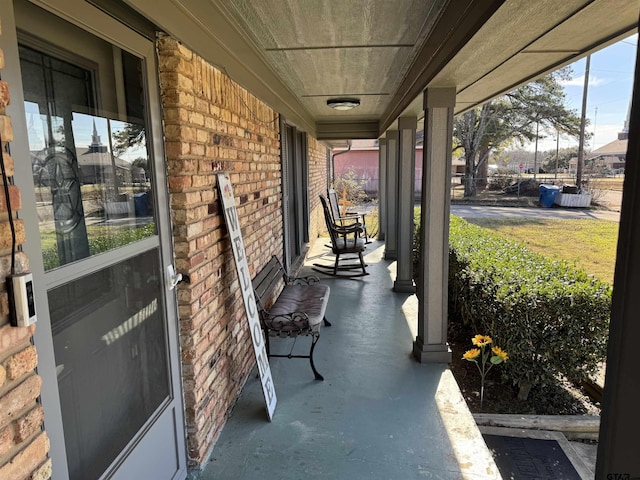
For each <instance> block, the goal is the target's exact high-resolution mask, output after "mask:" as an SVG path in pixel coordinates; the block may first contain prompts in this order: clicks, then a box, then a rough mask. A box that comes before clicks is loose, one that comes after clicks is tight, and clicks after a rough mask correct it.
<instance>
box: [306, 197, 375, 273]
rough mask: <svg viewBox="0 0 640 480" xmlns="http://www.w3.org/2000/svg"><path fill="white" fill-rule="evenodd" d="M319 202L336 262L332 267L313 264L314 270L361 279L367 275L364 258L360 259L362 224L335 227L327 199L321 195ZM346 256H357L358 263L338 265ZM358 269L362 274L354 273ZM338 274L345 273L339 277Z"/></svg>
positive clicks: (362, 240)
mask: <svg viewBox="0 0 640 480" xmlns="http://www.w3.org/2000/svg"><path fill="white" fill-rule="evenodd" d="M320 202H321V203H322V209H323V211H324V220H325V222H326V224H327V230H328V231H329V237H331V251H332V252H333V254H334V255H335V256H336V261H335V263H334V265H333V266H331V265H321V264H318V263H315V264H314V267H315V268H314V270H316V271H319V272H323V273H328V274H329V275H334V276H337V277H339V276H342V277H361V276H364V275H369V274H368V273H367V270H366V267H367V265H366V264H365V263H364V258H363V257H362V252H364V249H365V242H364V239H363V238H361V237H360V234H361V233H363V228H362V224H361V223H352V224H347V225H336V224H335V223H334V221H333V218H332V216H331V212H330V210H329V205H328V202H327V199H326V198H325V197H324V196H323V195H320ZM346 254H357V255H358V259H359V261H360V262H359V263H353V262H351V263H346V264H345V263H343V264H340V256H341V255H346ZM343 260H353V258H352V257H349V258H344V257H343ZM360 269H362V273H360V272H354V271H355V270H360ZM331 272H332V273H331ZM338 272H347V273H345V274H342V275H341V274H339V273H338ZM348 272H352V273H348Z"/></svg>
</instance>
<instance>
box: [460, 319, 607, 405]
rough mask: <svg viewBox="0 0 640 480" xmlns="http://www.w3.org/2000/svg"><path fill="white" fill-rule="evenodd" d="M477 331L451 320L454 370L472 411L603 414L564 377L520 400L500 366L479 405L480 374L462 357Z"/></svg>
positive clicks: (579, 389) (487, 383) (489, 378)
mask: <svg viewBox="0 0 640 480" xmlns="http://www.w3.org/2000/svg"><path fill="white" fill-rule="evenodd" d="M475 333H476V332H472V331H471V329H470V328H468V327H465V326H463V325H460V324H459V323H454V322H451V323H450V326H449V344H450V346H451V350H452V357H453V358H452V362H451V364H450V367H451V371H452V373H453V376H454V377H455V379H456V381H457V382H458V386H459V387H460V390H461V391H462V395H463V397H464V399H465V400H466V402H467V405H468V406H469V410H471V412H472V413H520V414H526V415H600V404H599V403H598V402H596V401H594V400H593V399H592V398H591V397H589V395H588V394H587V393H586V392H585V391H584V389H582V387H579V386H576V385H574V384H572V383H571V382H568V381H567V380H564V379H558V381H557V382H556V384H554V385H548V386H545V387H538V388H536V387H534V388H532V389H531V392H530V393H529V397H528V399H527V400H524V401H521V400H518V387H517V386H514V385H513V384H512V382H502V381H501V379H500V372H499V369H500V366H497V367H495V368H493V369H492V370H491V371H490V372H489V374H488V375H487V379H486V380H485V389H484V402H483V405H482V408H481V407H480V374H479V372H478V369H477V367H476V365H475V363H473V362H469V361H467V360H463V359H462V355H463V354H464V352H466V351H467V350H469V349H471V348H473V345H472V343H471V338H472V337H473V336H474V335H475Z"/></svg>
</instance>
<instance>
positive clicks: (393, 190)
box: [384, 130, 399, 260]
mask: <svg viewBox="0 0 640 480" xmlns="http://www.w3.org/2000/svg"><path fill="white" fill-rule="evenodd" d="M398 139H399V133H398V131H397V130H389V131H388V132H387V189H386V192H387V202H386V203H387V228H386V229H385V245H384V258H385V260H397V259H398V217H397V211H398Z"/></svg>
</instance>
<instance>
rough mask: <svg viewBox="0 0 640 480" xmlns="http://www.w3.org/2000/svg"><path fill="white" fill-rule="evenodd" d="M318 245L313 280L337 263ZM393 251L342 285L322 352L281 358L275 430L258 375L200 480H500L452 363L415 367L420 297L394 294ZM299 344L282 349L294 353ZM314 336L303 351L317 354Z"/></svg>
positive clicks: (335, 291) (336, 284) (278, 346)
mask: <svg viewBox="0 0 640 480" xmlns="http://www.w3.org/2000/svg"><path fill="white" fill-rule="evenodd" d="M325 240H326V239H322V238H320V239H318V240H317V241H316V242H315V244H314V246H313V247H312V249H311V251H310V253H309V255H308V262H307V264H306V266H305V268H304V270H303V273H302V274H303V275H306V274H311V273H314V274H315V272H313V271H311V270H310V268H309V266H310V265H311V264H312V263H314V262H321V263H330V262H332V261H333V256H332V255H330V254H328V253H329V250H328V249H327V248H326V247H325V246H324V243H326V241H325ZM383 251H384V244H383V243H379V242H373V243H372V244H370V245H368V247H367V256H366V260H367V263H368V264H369V267H368V271H369V272H370V275H368V276H366V277H360V278H357V279H336V278H333V277H329V276H326V275H321V274H318V275H319V276H320V278H321V281H322V282H323V283H326V284H328V285H329V286H330V287H331V298H330V300H329V306H328V310H327V318H328V319H329V321H331V322H332V323H333V326H331V327H322V331H321V337H320V341H319V342H318V344H317V346H316V350H315V354H314V359H315V363H316V367H317V368H318V370H319V372H320V373H321V374H322V375H324V377H325V381H324V382H320V381H316V380H314V377H313V373H312V371H311V368H310V366H309V361H308V360H306V359H286V358H273V359H271V362H270V363H271V369H272V375H273V380H274V384H275V389H276V394H277V397H278V405H277V408H276V411H275V415H274V418H273V421H272V422H269V421H268V420H267V415H266V412H265V407H264V401H263V398H262V391H261V389H260V384H259V380H258V379H257V378H256V375H255V372H254V373H253V374H252V375H251V377H250V378H249V380H248V382H247V385H246V386H245V388H244V391H243V393H242V395H241V396H240V398H239V400H238V402H237V404H236V406H235V408H234V410H233V413H232V415H231V417H230V418H229V421H228V422H227V424H226V426H225V427H224V429H223V431H222V434H221V436H220V438H219V439H218V441H217V443H216V446H215V448H214V450H213V453H212V455H211V458H210V460H209V461H208V462H207V465H206V467H205V469H204V470H203V471H202V472H201V475H199V478H201V479H216V480H224V479H234V480H249V479H263V480H264V479H267V480H270V479H278V480H284V479H314V478H317V479H349V480H352V479H361V478H362V479H368V480H375V479H403V480H409V479H425V478H429V479H499V478H501V477H500V474H499V473H498V469H497V467H496V465H495V463H494V461H493V459H492V457H491V454H490V453H489V450H488V449H487V447H486V445H485V443H484V441H483V439H482V436H481V434H480V431H479V429H478V428H477V426H476V424H475V422H474V420H473V417H472V416H471V414H470V412H469V410H468V409H467V406H466V404H465V402H464V400H463V398H462V396H461V395H460V391H459V389H458V386H457V384H456V382H455V380H454V378H453V376H452V375H451V373H450V371H449V370H448V367H447V365H445V364H419V363H417V362H416V361H415V360H414V359H413V358H412V357H411V349H412V344H413V340H414V339H415V336H416V322H417V308H418V303H417V299H416V296H415V295H407V294H397V293H394V292H393V291H392V290H391V288H392V285H393V278H395V272H394V268H395V263H393V262H389V261H385V260H383ZM290 342H291V341H290V340H288V339H286V340H282V339H275V340H273V341H272V349H273V353H286V352H288V350H289V349H290V348H291V343H290ZM309 342H310V339H309V338H305V337H303V338H300V339H298V342H297V345H296V347H295V351H296V352H297V353H301V354H304V353H306V352H308V348H309Z"/></svg>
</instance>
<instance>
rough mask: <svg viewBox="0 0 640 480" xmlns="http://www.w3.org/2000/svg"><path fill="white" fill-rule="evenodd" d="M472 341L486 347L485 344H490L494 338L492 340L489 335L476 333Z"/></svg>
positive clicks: (478, 345) (476, 344)
mask: <svg viewBox="0 0 640 480" xmlns="http://www.w3.org/2000/svg"><path fill="white" fill-rule="evenodd" d="M471 342H472V343H473V344H474V345H475V346H476V347H484V346H485V345H489V344H491V343H493V340H491V337H489V336H487V335H476V336H475V337H473V338H472V339H471Z"/></svg>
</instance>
